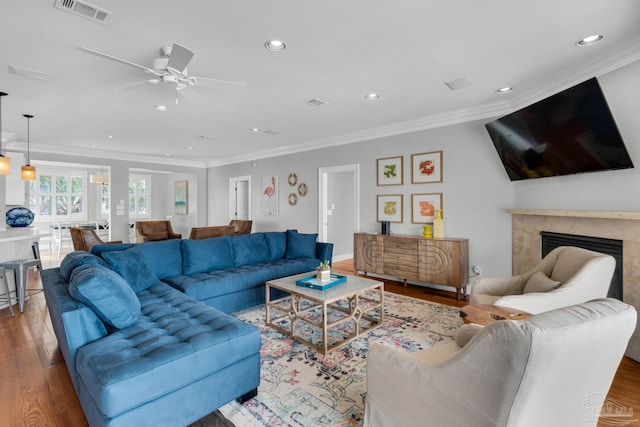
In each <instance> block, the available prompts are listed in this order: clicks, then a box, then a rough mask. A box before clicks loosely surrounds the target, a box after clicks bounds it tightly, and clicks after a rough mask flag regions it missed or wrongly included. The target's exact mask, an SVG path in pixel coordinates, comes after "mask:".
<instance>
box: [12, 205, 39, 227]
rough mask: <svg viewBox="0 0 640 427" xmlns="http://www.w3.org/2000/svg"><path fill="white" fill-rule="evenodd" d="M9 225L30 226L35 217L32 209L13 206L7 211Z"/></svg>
mask: <svg viewBox="0 0 640 427" xmlns="http://www.w3.org/2000/svg"><path fill="white" fill-rule="evenodd" d="M6 217H7V225H9V226H11V227H28V226H29V225H31V223H32V222H33V218H34V217H35V216H34V214H33V212H31V210H30V209H27V208H25V207H22V206H18V207H15V208H11V209H9V210H8V211H7V215H6Z"/></svg>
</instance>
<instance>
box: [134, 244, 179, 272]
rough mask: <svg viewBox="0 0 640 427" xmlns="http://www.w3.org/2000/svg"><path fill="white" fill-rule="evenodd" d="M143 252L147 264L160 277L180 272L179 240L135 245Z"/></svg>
mask: <svg viewBox="0 0 640 427" xmlns="http://www.w3.org/2000/svg"><path fill="white" fill-rule="evenodd" d="M136 247H137V248H139V249H140V251H141V252H142V253H143V254H144V257H145V259H146V260H147V265H148V266H149V267H151V270H153V272H154V273H156V276H158V277H159V278H160V279H163V278H165V277H173V276H178V275H180V274H182V253H181V251H180V240H179V239H169V240H162V241H158V242H145V243H140V244H137V245H136Z"/></svg>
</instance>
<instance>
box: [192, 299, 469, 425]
mask: <svg viewBox="0 0 640 427" xmlns="http://www.w3.org/2000/svg"><path fill="white" fill-rule="evenodd" d="M235 316H236V317H238V318H240V319H242V320H244V321H246V322H250V323H252V324H254V325H256V326H258V327H259V328H260V331H261V333H262V354H261V356H262V364H261V382H260V387H259V389H258V396H257V397H256V398H254V399H251V400H249V401H248V402H246V403H245V404H244V405H240V404H238V403H237V402H236V401H233V402H231V403H229V404H227V405H225V406H223V407H222V408H220V410H219V412H220V413H222V414H223V415H224V417H226V418H227V419H228V420H230V421H231V422H232V423H233V424H234V425H235V426H237V427H245V426H247V427H249V426H276V425H277V426H305V427H312V426H323V427H327V426H360V425H362V419H363V414H364V402H365V396H366V382H365V380H366V357H367V352H368V350H369V347H370V346H371V345H372V344H374V343H381V344H384V345H388V346H391V347H395V348H400V349H403V350H406V351H419V350H423V349H426V348H430V347H432V346H434V345H435V344H438V343H440V342H448V341H450V340H452V339H453V337H454V336H455V333H456V331H457V329H458V328H459V327H460V326H461V325H462V320H461V319H460V316H459V309H458V308H456V307H449V306H446V305H441V304H436V303H432V302H429V301H422V300H418V299H414V298H409V297H405V296H402V295H397V294H392V293H385V320H384V324H383V325H382V326H381V327H379V328H377V329H374V330H372V331H370V332H368V333H366V334H364V335H363V336H361V337H359V338H357V339H354V340H353V341H351V342H350V343H349V344H347V345H346V346H344V347H342V348H340V349H337V350H334V351H332V352H329V354H328V355H327V356H323V355H322V354H321V353H318V352H316V351H313V350H311V349H310V348H309V347H307V346H305V345H304V344H300V343H298V342H297V341H294V340H292V339H290V338H288V337H286V336H285V335H282V334H281V333H279V332H277V331H275V330H273V329H272V328H270V327H267V326H265V308H264V305H262V306H259V307H255V308H252V309H250V310H245V311H241V312H238V313H235ZM350 323H351V322H350ZM336 329H337V331H334V332H333V333H332V335H333V338H330V339H329V341H331V340H332V339H336V338H337V336H339V335H340V334H341V333H345V332H348V331H345V330H341V329H340V327H337V328H336ZM301 334H302V335H303V336H305V337H306V338H307V339H309V338H310V339H311V340H312V342H316V341H315V340H316V339H317V338H318V333H317V331H315V330H314V328H303V330H302V331H301ZM212 415H213V414H212ZM202 422H204V423H202ZM218 422H219V421H218ZM200 423H201V424H199V425H212V424H209V423H207V422H206V421H205V419H203V420H200Z"/></svg>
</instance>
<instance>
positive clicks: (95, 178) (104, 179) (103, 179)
mask: <svg viewBox="0 0 640 427" xmlns="http://www.w3.org/2000/svg"><path fill="white" fill-rule="evenodd" d="M89 182H90V183H91V184H106V183H108V182H109V175H107V174H105V173H104V166H100V174H99V175H98V174H93V175H89Z"/></svg>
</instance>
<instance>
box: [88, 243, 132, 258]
mask: <svg viewBox="0 0 640 427" xmlns="http://www.w3.org/2000/svg"><path fill="white" fill-rule="evenodd" d="M133 246H135V245H134V244H133V243H112V244H109V245H95V246H94V247H92V248H91V253H92V254H94V255H97V256H99V257H102V254H103V253H105V252H113V251H124V250H125V249H129V248H132V247H133Z"/></svg>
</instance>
